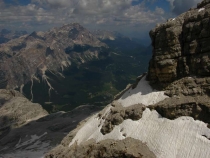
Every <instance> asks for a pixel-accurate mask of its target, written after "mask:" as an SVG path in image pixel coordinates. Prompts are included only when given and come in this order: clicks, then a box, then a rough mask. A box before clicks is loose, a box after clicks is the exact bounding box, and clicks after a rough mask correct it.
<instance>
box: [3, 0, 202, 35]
mask: <svg viewBox="0 0 210 158" xmlns="http://www.w3.org/2000/svg"><path fill="white" fill-rule="evenodd" d="M198 2H201V0H0V29H3V28H6V29H11V30H26V31H28V32H29V33H30V32H32V31H46V30H48V29H50V28H52V27H59V26H62V25H64V24H69V23H74V22H77V23H80V24H81V25H82V26H84V27H86V28H88V29H89V30H97V29H100V30H109V31H118V32H120V33H122V34H124V35H127V36H129V37H136V38H141V39H144V38H148V32H149V30H151V29H152V28H154V27H155V26H156V24H157V23H162V22H165V21H166V20H167V19H169V18H173V17H176V16H177V15H179V14H181V13H182V12H184V11H187V10H188V9H190V8H192V7H196V5H197V3H198Z"/></svg>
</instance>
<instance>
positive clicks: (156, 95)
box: [118, 76, 168, 107]
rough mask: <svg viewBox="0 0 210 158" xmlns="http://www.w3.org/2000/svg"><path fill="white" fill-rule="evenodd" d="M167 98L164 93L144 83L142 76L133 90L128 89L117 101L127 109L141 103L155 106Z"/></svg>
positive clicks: (144, 79) (144, 78)
mask: <svg viewBox="0 0 210 158" xmlns="http://www.w3.org/2000/svg"><path fill="white" fill-rule="evenodd" d="M166 98H168V96H166V95H164V91H156V90H154V89H153V88H152V87H151V86H150V85H149V82H148V81H146V76H144V77H143V78H142V79H141V80H140V81H139V83H138V85H137V87H136V88H135V89H132V88H130V89H129V90H128V91H126V92H125V93H124V94H123V96H122V97H121V98H120V99H119V100H118V102H119V103H121V104H122V106H123V107H128V106H131V105H134V104H139V103H142V104H144V105H146V106H148V105H153V104H156V103H158V102H160V101H162V100H164V99H166Z"/></svg>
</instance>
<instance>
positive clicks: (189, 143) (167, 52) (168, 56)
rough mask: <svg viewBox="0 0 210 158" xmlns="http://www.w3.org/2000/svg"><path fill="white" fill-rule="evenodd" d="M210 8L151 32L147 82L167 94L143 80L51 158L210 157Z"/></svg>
mask: <svg viewBox="0 0 210 158" xmlns="http://www.w3.org/2000/svg"><path fill="white" fill-rule="evenodd" d="M209 6H210V1H209V0H204V1H202V2H201V3H200V4H198V7H197V8H195V9H191V10H189V11H188V12H186V13H183V14H182V15H180V16H179V17H177V18H175V19H171V20H169V21H168V22H166V23H165V24H161V25H159V26H157V27H156V28H155V29H154V30H152V31H151V32H150V35H151V38H152V41H153V58H152V60H151V62H150V66H149V72H148V74H147V78H148V79H149V81H150V83H153V84H152V85H153V86H154V83H156V84H155V86H154V87H158V88H162V90H161V91H157V90H155V89H153V88H152V87H151V85H150V84H149V82H148V81H146V77H145V76H142V77H139V78H138V83H137V84H135V85H133V86H129V87H128V88H127V89H126V90H125V91H123V92H122V93H120V94H119V95H118V96H117V97H116V100H115V101H113V102H112V103H111V104H110V105H108V106H107V107H106V108H105V109H104V110H103V111H101V112H99V113H98V114H95V115H94V116H93V117H91V118H90V119H89V120H88V121H87V122H86V123H84V124H82V125H81V126H79V127H78V128H76V129H75V130H74V131H72V132H70V133H69V134H68V135H67V136H66V137H65V138H64V139H63V141H62V142H61V144H60V145H58V146H57V147H56V148H55V149H53V150H52V151H50V152H49V153H48V154H46V155H45V157H46V158H52V157H79V158H83V157H84V158H85V157H95V158H101V157H106V158H108V157H133V158H134V157H136V158H137V157H157V158H166V157H167V158H177V157H179V158H198V157H199V158H206V157H210V151H209V149H210V128H209V123H210V117H209V116H210V114H209V108H210V94H209V92H210V91H209V87H210V85H209V76H210V73H209V65H208V58H209V49H208V48H209V47H208V44H207V43H208V38H210V34H209V32H210V30H209V18H210V14H209V12H210V7H209ZM206 42H207V43H206ZM159 85H160V86H159ZM163 87H164V89H163ZM131 142H132V143H131ZM129 143H130V145H128V144H129ZM122 144H123V145H122ZM136 151H138V152H137V153H136Z"/></svg>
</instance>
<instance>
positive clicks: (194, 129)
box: [69, 107, 210, 158]
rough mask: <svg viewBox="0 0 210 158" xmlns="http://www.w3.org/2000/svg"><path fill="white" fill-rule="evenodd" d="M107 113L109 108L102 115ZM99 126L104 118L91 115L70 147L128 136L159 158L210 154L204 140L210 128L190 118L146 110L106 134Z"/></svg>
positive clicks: (209, 132)
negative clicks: (169, 116)
mask: <svg viewBox="0 0 210 158" xmlns="http://www.w3.org/2000/svg"><path fill="white" fill-rule="evenodd" d="M109 111H110V107H109V108H108V109H107V111H106V112H105V114H104V115H107V114H108V113H109ZM100 124H101V125H100ZM102 124H103V119H99V118H97V115H94V116H93V117H92V118H91V119H90V120H89V121H88V122H87V123H86V124H85V125H84V126H83V127H82V128H81V129H80V130H79V131H78V133H77V134H76V136H75V137H74V139H73V140H72V141H71V142H70V144H69V146H71V145H72V144H73V143H75V142H77V143H78V144H80V143H81V142H84V141H87V140H89V139H94V140H96V142H100V141H102V140H105V139H114V140H122V139H125V138H126V137H131V138H134V139H138V140H140V141H141V142H143V143H145V144H146V145H147V146H148V147H149V149H150V150H151V151H152V152H153V153H154V154H155V155H156V156H157V157H158V158H166V157H168V158H169V157H170V158H177V157H180V158H181V157H185V158H187V157H188V158H198V157H199V158H206V157H208V156H209V155H210V150H209V147H210V140H208V139H207V138H210V129H209V128H207V125H206V124H205V123H203V122H201V121H195V120H194V119H193V118H191V117H180V118H178V119H176V120H169V119H166V118H163V117H161V116H160V115H159V114H158V113H157V112H156V111H150V110H149V109H148V108H147V109H146V110H145V111H144V112H143V116H142V118H141V119H140V120H138V121H133V120H130V119H128V120H124V121H123V123H122V124H120V125H118V126H115V128H114V129H113V130H112V132H110V133H108V134H106V135H103V134H102V133H101V132H100V129H101V126H102ZM99 125H100V126H99ZM125 135H126V137H125ZM204 136H205V137H204Z"/></svg>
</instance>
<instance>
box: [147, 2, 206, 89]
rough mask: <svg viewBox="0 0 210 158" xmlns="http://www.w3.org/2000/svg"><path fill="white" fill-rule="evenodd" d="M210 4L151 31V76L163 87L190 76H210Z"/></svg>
mask: <svg viewBox="0 0 210 158" xmlns="http://www.w3.org/2000/svg"><path fill="white" fill-rule="evenodd" d="M209 15H210V4H209V1H208V0H205V1H203V2H202V3H201V4H198V6H197V8H195V9H190V10H189V11H188V12H186V13H183V14H181V15H180V16H178V17H177V18H174V19H169V20H168V21H167V22H166V23H164V24H160V25H158V26H157V27H156V28H155V29H153V30H152V31H151V32H150V37H151V39H152V45H153V57H152V60H151V61H150V65H149V74H148V79H149V80H150V81H151V82H152V83H160V84H161V85H162V86H166V85H167V84H169V83H171V82H173V81H175V80H177V79H179V78H182V77H186V76H199V77H206V76H210V65H209V56H210V53H209V52H210V47H209V44H208V43H209V42H210V38H209V37H210V34H209V32H210V27H209V24H210V23H209V20H210V16H209Z"/></svg>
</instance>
